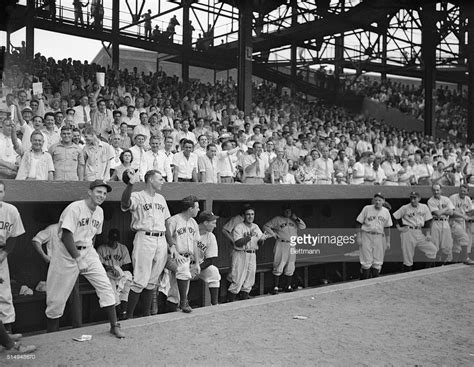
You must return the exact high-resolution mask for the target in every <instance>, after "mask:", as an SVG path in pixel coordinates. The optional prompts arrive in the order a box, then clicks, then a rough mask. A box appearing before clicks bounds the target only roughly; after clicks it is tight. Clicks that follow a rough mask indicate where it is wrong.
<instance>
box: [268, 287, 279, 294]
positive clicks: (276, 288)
mask: <svg viewBox="0 0 474 367" xmlns="http://www.w3.org/2000/svg"><path fill="white" fill-rule="evenodd" d="M279 291H280V290H279V289H278V287H274V288H273V289H272V291H271V292H270V294H278V292H279Z"/></svg>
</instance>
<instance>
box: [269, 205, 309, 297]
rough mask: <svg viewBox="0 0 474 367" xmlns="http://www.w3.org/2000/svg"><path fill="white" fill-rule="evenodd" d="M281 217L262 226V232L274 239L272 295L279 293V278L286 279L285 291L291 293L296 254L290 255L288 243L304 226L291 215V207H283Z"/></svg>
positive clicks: (293, 214) (294, 215)
mask: <svg viewBox="0 0 474 367" xmlns="http://www.w3.org/2000/svg"><path fill="white" fill-rule="evenodd" d="M282 209H283V215H282V216H281V215H279V216H276V217H275V218H273V219H271V220H270V221H268V222H267V223H265V224H264V226H263V230H264V232H266V233H268V234H269V235H271V236H272V237H275V238H276V242H275V249H274V257H273V291H272V293H273V294H277V293H278V291H279V288H278V286H279V283H280V276H281V275H282V274H283V273H284V274H285V277H286V286H285V291H286V292H291V291H293V288H291V278H292V277H293V273H294V272H295V262H296V253H291V251H290V249H291V246H290V242H291V238H292V237H296V236H297V235H298V229H305V228H306V224H305V223H304V222H303V221H302V220H301V219H300V218H298V217H297V216H296V214H295V213H293V211H292V209H291V206H290V205H288V204H285V205H284V206H283V208H282Z"/></svg>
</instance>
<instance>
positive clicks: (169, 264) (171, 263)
mask: <svg viewBox="0 0 474 367" xmlns="http://www.w3.org/2000/svg"><path fill="white" fill-rule="evenodd" d="M165 268H166V269H168V270H169V271H172V272H174V273H176V271H178V262H177V261H176V259H173V258H172V257H171V256H170V255H168V260H166V265H165Z"/></svg>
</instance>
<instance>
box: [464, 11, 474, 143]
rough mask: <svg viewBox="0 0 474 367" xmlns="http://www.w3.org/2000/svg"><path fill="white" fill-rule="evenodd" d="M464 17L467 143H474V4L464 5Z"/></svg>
mask: <svg viewBox="0 0 474 367" xmlns="http://www.w3.org/2000/svg"><path fill="white" fill-rule="evenodd" d="M464 10H465V13H464V14H465V15H466V17H467V19H468V25H467V45H466V48H467V70H468V73H469V75H468V80H467V82H468V85H467V88H468V89H467V142H468V143H469V144H472V143H474V4H473V3H472V2H469V3H467V4H466V5H465V8H464Z"/></svg>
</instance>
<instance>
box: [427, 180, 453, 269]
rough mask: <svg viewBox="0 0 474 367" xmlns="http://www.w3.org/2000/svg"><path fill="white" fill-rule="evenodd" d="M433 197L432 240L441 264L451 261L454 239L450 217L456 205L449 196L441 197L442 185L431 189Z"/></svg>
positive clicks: (430, 202) (430, 201)
mask: <svg viewBox="0 0 474 367" xmlns="http://www.w3.org/2000/svg"><path fill="white" fill-rule="evenodd" d="M431 190H432V191H433V196H432V197H430V198H429V199H428V202H427V204H428V208H429V209H430V211H431V215H432V216H433V223H432V224H431V240H432V242H433V243H434V244H435V246H436V248H437V249H438V253H439V255H438V257H440V259H441V262H442V263H445V262H446V261H451V259H452V252H453V237H452V236H451V227H450V226H449V217H450V216H451V215H452V214H453V211H454V205H453V203H452V202H451V201H450V200H449V198H448V197H447V196H443V195H441V185H439V184H434V185H433V186H432V187H431Z"/></svg>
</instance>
